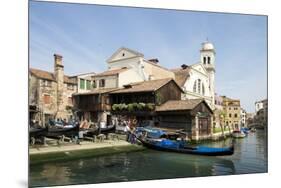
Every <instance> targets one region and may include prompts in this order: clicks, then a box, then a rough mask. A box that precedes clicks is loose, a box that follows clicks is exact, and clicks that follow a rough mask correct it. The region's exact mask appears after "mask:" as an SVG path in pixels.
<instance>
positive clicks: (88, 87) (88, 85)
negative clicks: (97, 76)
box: [86, 80, 91, 90]
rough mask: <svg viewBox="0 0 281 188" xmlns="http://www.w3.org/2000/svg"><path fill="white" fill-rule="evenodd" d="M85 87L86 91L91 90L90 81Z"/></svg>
mask: <svg viewBox="0 0 281 188" xmlns="http://www.w3.org/2000/svg"><path fill="white" fill-rule="evenodd" d="M86 87H87V90H90V89H91V81H90V80H87V82H86Z"/></svg>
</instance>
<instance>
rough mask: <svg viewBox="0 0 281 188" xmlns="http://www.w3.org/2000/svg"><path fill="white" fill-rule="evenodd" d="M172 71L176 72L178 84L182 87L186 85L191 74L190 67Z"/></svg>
mask: <svg viewBox="0 0 281 188" xmlns="http://www.w3.org/2000/svg"><path fill="white" fill-rule="evenodd" d="M171 71H172V72H174V74H175V81H176V82H177V84H178V85H179V86H181V87H182V86H184V84H185V82H186V80H187V78H188V77H189V76H190V74H189V72H190V69H189V68H186V69H182V68H178V69H172V70H171Z"/></svg>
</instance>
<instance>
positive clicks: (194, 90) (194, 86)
mask: <svg viewBox="0 0 281 188" xmlns="http://www.w3.org/2000/svg"><path fill="white" fill-rule="evenodd" d="M196 83H197V81H196V80H195V82H194V84H193V92H194V93H196V86H197V84H196Z"/></svg>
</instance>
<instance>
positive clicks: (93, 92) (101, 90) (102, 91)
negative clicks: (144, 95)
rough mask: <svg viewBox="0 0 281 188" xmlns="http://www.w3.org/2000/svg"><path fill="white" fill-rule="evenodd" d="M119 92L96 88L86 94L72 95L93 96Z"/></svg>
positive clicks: (112, 89)
mask: <svg viewBox="0 0 281 188" xmlns="http://www.w3.org/2000/svg"><path fill="white" fill-rule="evenodd" d="M116 90H120V88H98V89H93V90H92V91H89V92H86V93H75V94H73V95H95V94H104V93H109V92H111V91H116Z"/></svg>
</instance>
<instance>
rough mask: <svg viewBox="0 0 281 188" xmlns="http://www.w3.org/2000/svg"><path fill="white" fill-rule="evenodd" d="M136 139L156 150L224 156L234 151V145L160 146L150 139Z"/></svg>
mask: <svg viewBox="0 0 281 188" xmlns="http://www.w3.org/2000/svg"><path fill="white" fill-rule="evenodd" d="M138 140H139V141H140V142H141V143H142V144H143V145H144V146H145V147H147V148H150V149H154V150H158V151H167V152H176V153H184V154H193V155H207V156H224V155H232V154H233V153H234V146H231V147H227V148H210V147H199V146H198V147H183V148H169V147H162V146H159V145H157V144H154V143H152V142H150V141H145V140H143V139H140V138H138Z"/></svg>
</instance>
